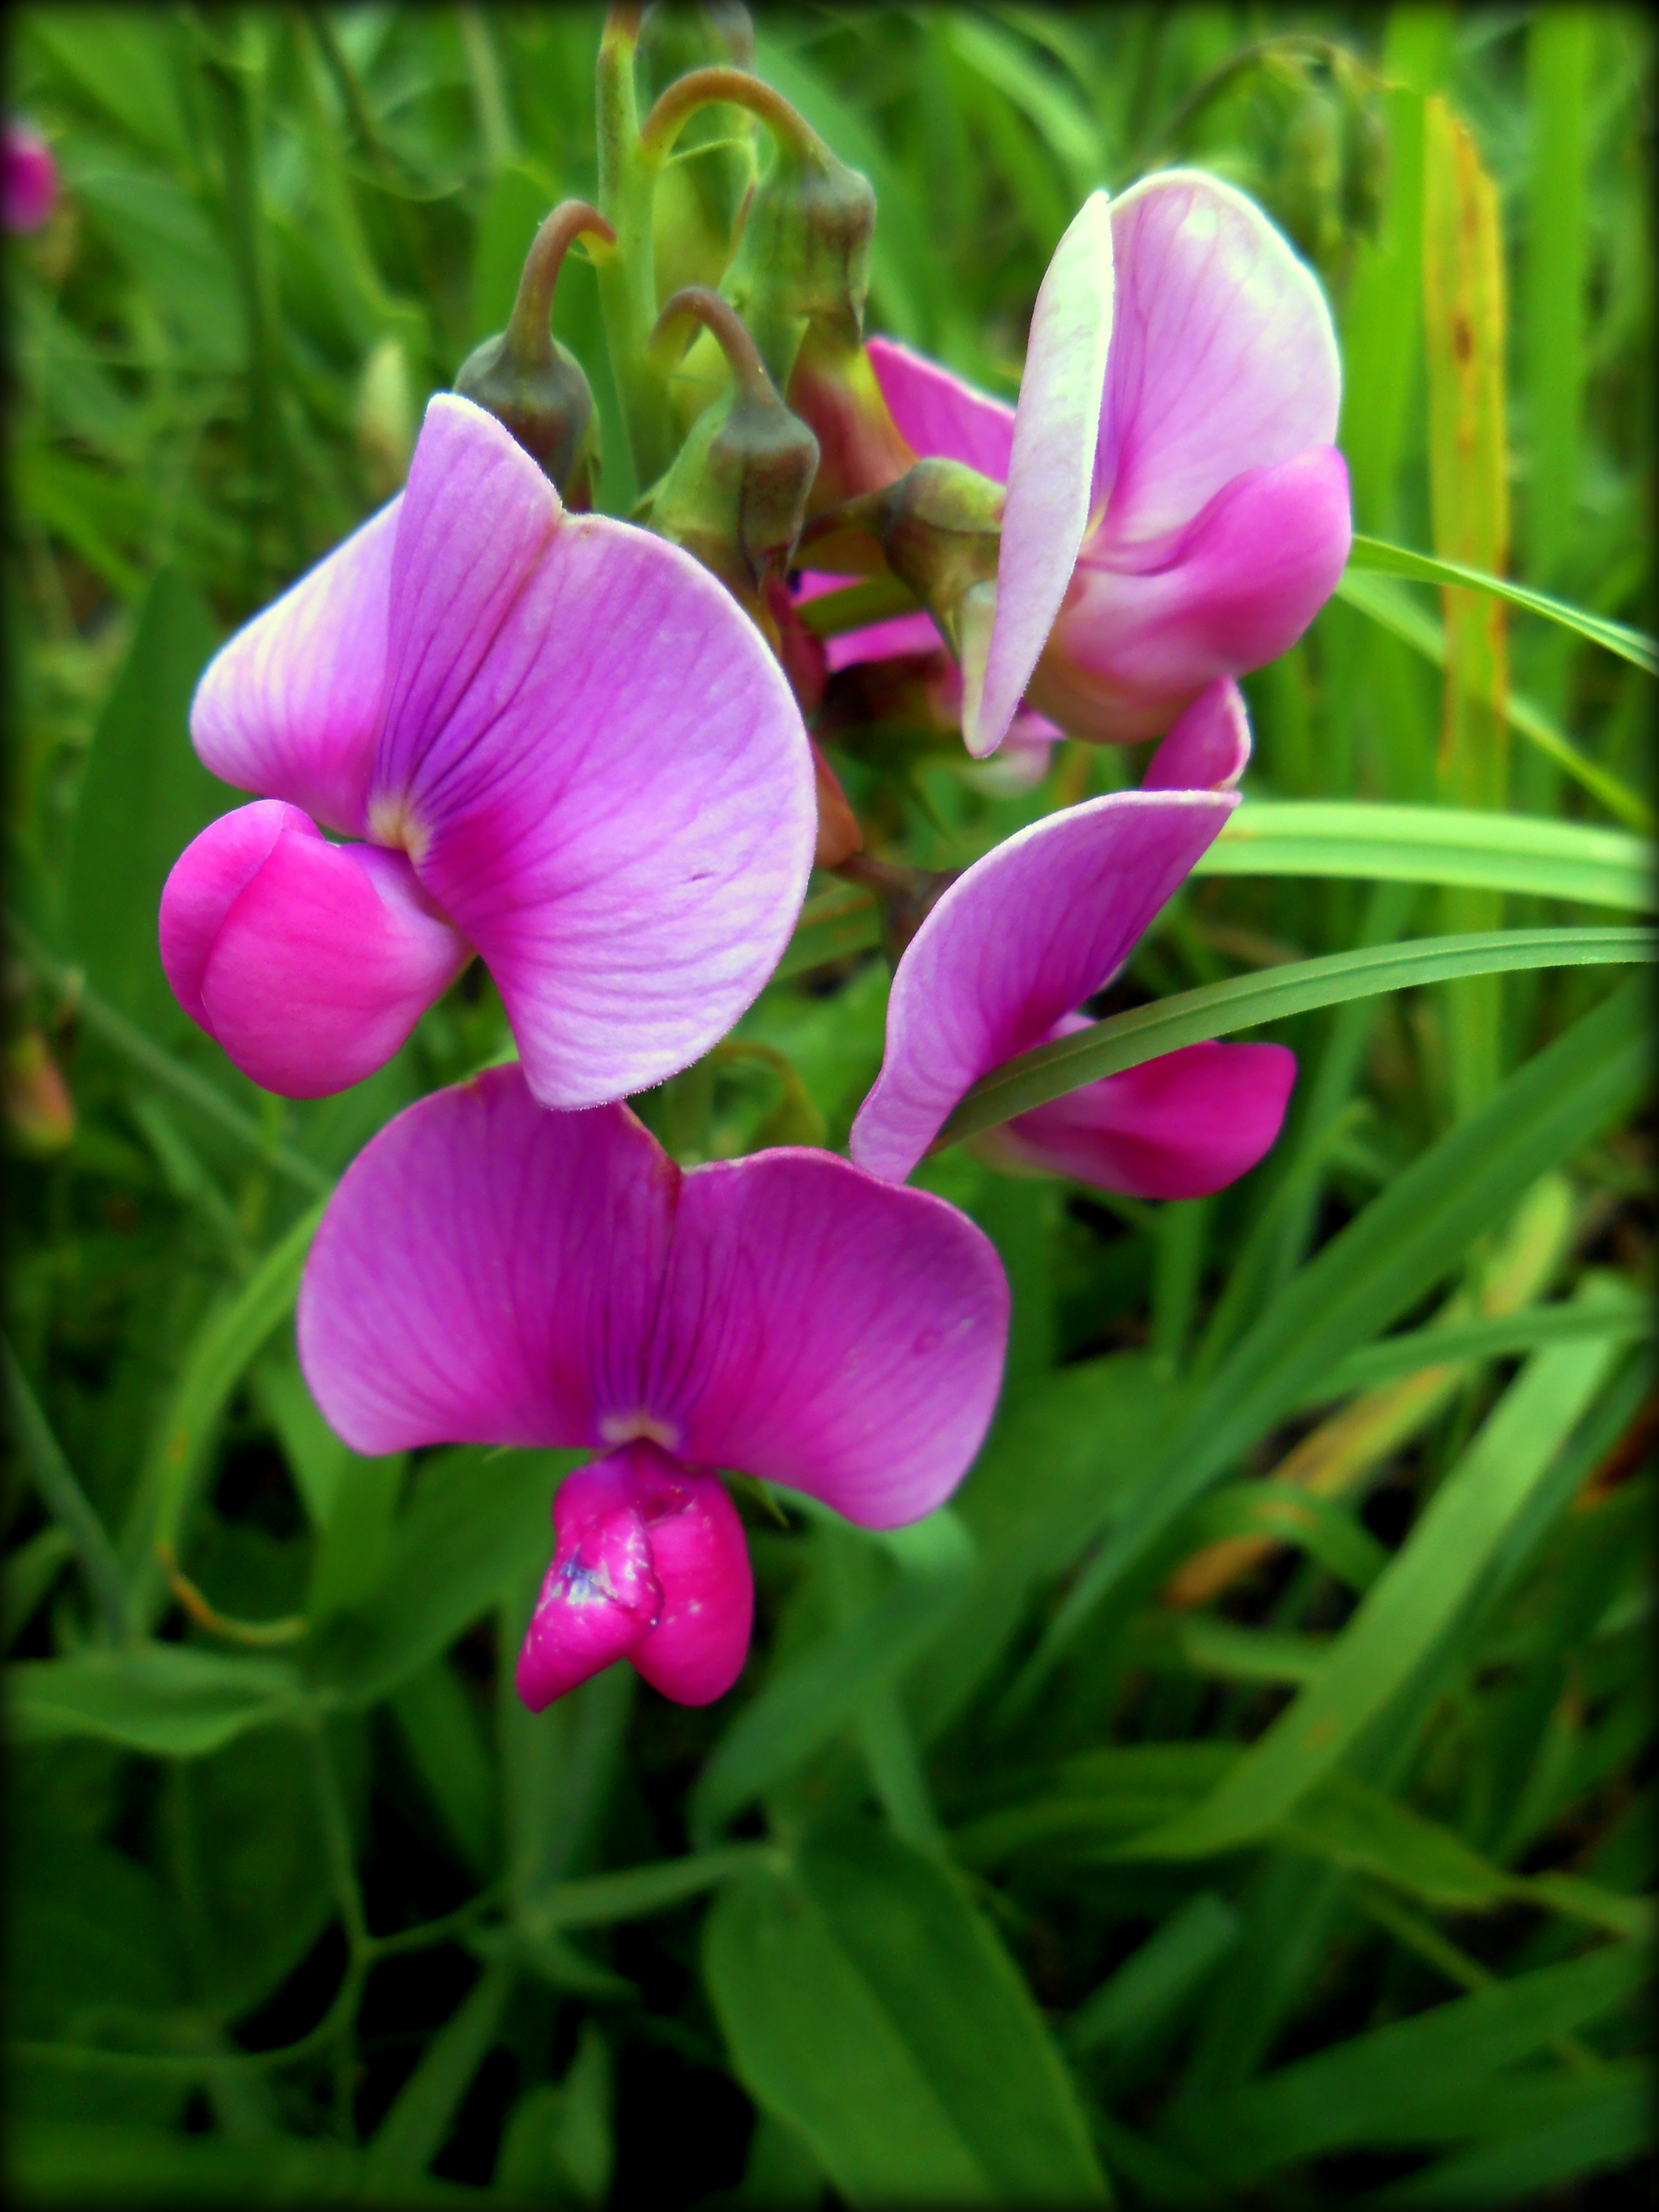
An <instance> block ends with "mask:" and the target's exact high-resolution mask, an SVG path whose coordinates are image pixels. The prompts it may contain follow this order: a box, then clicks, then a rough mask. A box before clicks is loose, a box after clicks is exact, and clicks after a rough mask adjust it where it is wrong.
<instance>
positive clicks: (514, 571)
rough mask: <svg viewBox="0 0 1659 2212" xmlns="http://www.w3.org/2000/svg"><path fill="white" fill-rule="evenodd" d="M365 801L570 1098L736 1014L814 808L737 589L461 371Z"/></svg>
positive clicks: (433, 440)
mask: <svg viewBox="0 0 1659 2212" xmlns="http://www.w3.org/2000/svg"><path fill="white" fill-rule="evenodd" d="M369 812H370V817H371V820H372V822H373V823H374V834H375V836H377V837H379V838H380V839H381V840H382V841H383V842H387V843H398V844H402V845H404V847H405V848H407V849H408V851H409V853H410V857H411V858H412V859H413V860H414V862H415V866H416V872H417V873H418V874H419V876H420V878H421V880H422V884H425V885H426V887H427V889H428V890H429V891H430V892H431V893H432V895H433V896H435V898H436V899H437V900H438V901H439V902H440V904H441V906H442V908H443V909H444V911H445V913H446V914H447V915H451V916H452V917H453V920H454V921H455V923H456V925H457V926H458V927H459V928H461V929H463V930H465V933H466V934H467V936H468V938H469V939H470V940H471V943H472V944H474V945H476V946H477V949H478V951H479V952H480V953H481V954H482V955H483V957H484V959H485V960H486V961H487V963H489V969H490V970H491V973H492V974H493V975H494V976H495V981H496V983H497V984H498V986H499V987H500V989H501V996H502V998H503V1000H505V1002H506V1005H507V1012H508V1014H509V1016H510V1017H511V1019H512V1022H513V1033H514V1035H515V1036H516V1037H517V1040H518V1043H519V1049H520V1056H521V1058H522V1060H523V1063H524V1067H525V1073H526V1077H527V1079H528V1080H529V1082H530V1085H531V1087H532V1090H533V1091H535V1093H536V1095H537V1097H539V1098H540V1099H541V1100H542V1101H543V1102H544V1103H546V1104H549V1105H553V1106H561V1107H581V1106H586V1105H591V1104H594V1103H599V1102H600V1101H602V1100H606V1099H611V1098H615V1097H617V1096H618V1095H620V1094H622V1093H623V1092H627V1091H638V1090H642V1089H645V1088H647V1087H648V1086H649V1085H653V1084H654V1083H657V1082H659V1081H660V1080H661V1079H663V1078H664V1077H665V1076H667V1075H670V1074H671V1073H674V1071H675V1070H676V1069H678V1068H680V1067H684V1066H687V1065H688V1064H689V1063H690V1061H691V1060H695V1059H696V1058H697V1057H698V1056H699V1055H700V1054H702V1053H703V1052H704V1051H706V1050H707V1049H708V1047H709V1046H710V1045H712V1044H713V1043H714V1042H716V1041H717V1039H718V1038H720V1036H722V1035H724V1033H725V1032H726V1030H728V1029H729V1028H730V1027H731V1025H732V1023H733V1022H734V1021H735V1020H736V1019H737V1018H738V1015H739V1014H740V1013H741V1012H743V1011H744V1008H745V1007H746V1006H748V1005H749V1004H750V1001H751V1000H753V999H754V998H755V996H756V994H757V993H758V991H759V990H760V988H761V987H762V986H763V983H764V982H765V981H766V979H767V977H768V976H769V975H770V973H771V971H772V969H773V968H774V967H775V965H776V963H777V960H778V957H779V955H780V954H781V951H782V950H783V947H784V945H786V944H787V941H788V938H789V934H790V932H791V930H792V929H793V926H794V921H795V916H796V915H797V913H798V911H799V907H800V902H801V899H802V897H803V896H804V894H805V886H806V878H807V873H808V870H809V868H810V866H811V856H812V847H813V841H814V838H815V836H816V825H817V808H816V800H815V797H814V787H813V775H812V766H811V751H810V749H809V747H808V744H807V739H806V733H805V728H804V726H803V725H802V722H801V719H800V714H799V708H797V706H796V704H795V702H794V699H793V695H792V694H791V692H790V690H789V686H788V684H787V682H786V680H785V678H784V676H783V673H782V671H781V669H780V668H779V666H778V665H777V663H776V661H775V659H774V658H773V656H772V654H771V653H769V651H768V650H767V648H766V647H765V645H764V643H763V641H762V639H761V637H760V635H759V633H758V631H757V629H755V627H754V625H753V624H752V623H750V621H749V620H748V619H747V617H745V616H744V614H743V613H742V611H740V610H739V609H738V606H737V605H736V603H735V602H734V601H733V600H732V598H731V596H730V595H729V594H728V593H727V592H725V591H723V590H722V589H721V588H720V586H719V585H718V584H717V583H715V581H714V579H713V578H712V577H711V576H709V575H708V573H707V572H706V571H705V570H704V569H702V568H700V567H699V566H698V564H697V563H696V562H695V561H693V560H692V559H691V558H690V556H689V555H687V554H684V553H683V552H681V551H680V550H678V548H676V547H673V546H671V545H668V544H665V543H664V541H663V540H661V539H660V538H653V537H651V536H649V535H648V534H647V532H643V531H640V530H635V529H633V528H632V527H630V526H629V525H628V524H626V523H622V522H615V521H611V520H609V519H608V518H606V517H605V516H603V515H598V514H583V515H570V514H566V513H564V512H563V510H562V508H561V507H560V506H559V503H558V499H557V496H556V494H555V492H554V491H553V489H552V487H551V486H550V484H549V483H548V482H547V479H546V478H545V477H544V476H543V475H542V473H541V471H540V470H539V469H538V468H537V467H536V465H535V464H534V463H533V462H532V460H531V459H530V458H529V456H528V455H527V454H526V453H524V451H523V450H522V449H521V448H520V447H519V446H518V445H516V444H515V443H514V441H513V439H512V438H511V437H510V436H509V435H507V432H506V431H505V430H504V429H503V428H501V425H500V424H499V423H498V422H495V421H494V420H493V418H492V417H490V416H488V415H486V414H484V413H483V410H481V409H478V408H476V407H474V406H472V405H471V404H470V402H468V401H466V400H464V399H459V398H455V397H454V396H453V395H452V394H448V393H441V394H440V395H439V396H438V397H437V398H435V399H434V400H433V401H432V403H431V404H430V406H429V407H428V410H427V417H426V423H425V427H424V428H423V429H422V434H421V441H420V444H419V446H418V447H417V448H416V455H415V460H414V464H413V466H412V467H411V470H410V480H409V487H408V489H407V491H406V492H405V494H404V515H403V520H402V523H401V526H400V528H399V531H398V550H397V558H396V562H395V571H394V577H393V585H392V647H391V653H390V675H389V678H388V684H387V705H386V730H385V734H384V736H383V738H382V740H381V744H380V750H379V754H378V756H377V763H376V769H375V780H374V793H373V795H372V798H371V801H370V807H369Z"/></svg>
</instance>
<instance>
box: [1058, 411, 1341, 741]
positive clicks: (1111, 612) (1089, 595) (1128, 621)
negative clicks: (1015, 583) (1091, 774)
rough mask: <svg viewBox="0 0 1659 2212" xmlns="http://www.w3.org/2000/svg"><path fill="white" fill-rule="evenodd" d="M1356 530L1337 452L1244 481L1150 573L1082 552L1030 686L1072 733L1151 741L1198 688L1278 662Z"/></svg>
mask: <svg viewBox="0 0 1659 2212" xmlns="http://www.w3.org/2000/svg"><path fill="white" fill-rule="evenodd" d="M1100 543H1101V541H1100V538H1093V539H1091V541H1090V543H1089V544H1087V545H1086V546H1085V548H1084V552H1083V557H1082V559H1081V560H1080V561H1079V563H1078V566H1077V571H1076V574H1075V575H1074V576H1073V583H1072V589H1071V591H1070V592H1069V593H1068V594H1067V597H1066V605H1065V606H1064V608H1063V609H1062V610H1061V611H1060V619H1059V621H1058V622H1057V623H1055V625H1054V634H1053V635H1052V636H1051V637H1050V639H1049V641H1048V650H1047V651H1046V652H1045V653H1044V654H1043V656H1042V660H1041V661H1040V662H1039V663H1038V665H1037V670H1036V675H1035V676H1034V677H1033V678H1032V681H1031V687H1030V696H1031V700H1032V702H1033V704H1034V705H1036V706H1037V707H1039V708H1041V709H1042V712H1043V713H1044V714H1049V715H1052V716H1053V718H1054V720H1055V721H1057V722H1059V723H1060V724H1061V726H1063V727H1064V728H1066V729H1067V730H1069V731H1071V732H1072V733H1073V735H1074V736H1077V737H1086V738H1096V739H1098V740H1103V741H1104V742H1107V743H1111V744H1134V743H1136V742H1138V741H1139V739H1141V738H1152V737H1158V736H1159V735H1161V734H1162V732H1164V731H1165V730H1167V729H1168V728H1169V727H1170V724H1171V722H1173V721H1174V720H1175V719H1176V716H1177V715H1178V714H1180V713H1181V712H1182V710H1183V709H1184V708H1186V707H1187V706H1188V705H1189V704H1190V703H1191V702H1192V701H1193V700H1194V698H1196V696H1198V694H1199V693H1200V691H1201V690H1204V689H1205V687H1206V685H1207V684H1213V683H1215V682H1216V681H1217V679H1218V678H1220V677H1223V676H1237V675H1243V673H1245V672H1246V671H1248V670H1249V669H1252V668H1260V667H1261V666H1263V665H1265V664H1266V663H1267V661H1269V660H1274V659H1277V658H1278V657H1279V654H1280V653H1285V652H1287V651H1288V650H1289V648H1290V647H1291V646H1292V645H1294V644H1295V642H1296V641H1297V638H1299V637H1300V636H1301V635H1302V633H1303V632H1304V630H1305V629H1307V627H1308V624H1309V623H1310V622H1311V621H1312V620H1313V618H1314V617H1315V615H1316V614H1317V613H1318V611H1319V610H1320V608H1321V607H1322V605H1324V603H1325V601H1326V600H1327V599H1328V598H1329V597H1330V594H1331V592H1333V591H1334V589H1335V587H1336V583H1337V580H1338V579H1339V577H1340V575H1341V574H1342V570H1343V568H1344V567H1345V566H1346V562H1347V557H1348V548H1349V545H1350V544H1351V543H1352V520H1351V516H1350V513H1349V507H1348V472H1347V468H1346V464H1345V463H1344V461H1343V459H1342V456H1341V454H1340V453H1339V452H1338V451H1337V450H1336V448H1335V447H1334V446H1316V447H1311V448H1310V450H1309V451H1307V452H1306V453H1298V454H1297V456H1296V457H1295V459H1292V460H1288V461H1285V462H1282V463H1280V464H1279V465H1278V466H1276V467H1273V468H1267V469H1259V470H1255V471H1249V472H1248V473H1246V474H1245V475H1243V476H1241V477H1238V478H1237V480H1236V481H1235V482H1234V483H1230V484H1229V485H1228V486H1227V487H1226V488H1225V490H1223V491H1221V492H1220V493H1218V495H1217V496H1216V497H1215V499H1213V500H1212V501H1211V503H1210V505H1209V506H1208V507H1206V509H1205V511H1204V513H1202V514H1200V516H1199V517H1198V519H1197V520H1196V521H1195V522H1194V523H1193V524H1192V525H1191V526H1190V527H1189V528H1188V529H1187V530H1186V531H1184V532H1182V533H1181V535H1180V538H1179V540H1178V542H1177V543H1176V544H1173V545H1171V546H1170V547H1169V548H1167V549H1165V550H1164V556H1163V557H1162V558H1161V559H1160V562H1159V565H1158V567H1156V568H1152V569H1149V570H1147V571H1146V572H1144V573H1134V572H1132V571H1130V570H1127V569H1125V568H1112V567H1109V566H1108V565H1107V563H1106V562H1105V560H1104V558H1103V556H1102V555H1101V553H1100V550H1099V549H1100Z"/></svg>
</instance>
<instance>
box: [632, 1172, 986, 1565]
mask: <svg viewBox="0 0 1659 2212" xmlns="http://www.w3.org/2000/svg"><path fill="white" fill-rule="evenodd" d="M1007 1326H1008V1291H1007V1285H1006V1280H1005V1279H1004V1276H1003V1273H1002V1267H1001V1263H1000V1261H999V1260H998V1258H997V1256H996V1253H995V1250H994V1248H993V1247H992V1245H991V1244H990V1243H989V1242H988V1240H987V1238H986V1237H984V1236H983V1235H982V1234H981V1231H979V1230H978V1229H977V1228H975V1225H974V1224H973V1223H972V1222H971V1221H969V1219H968V1218H967V1217H966V1216H965V1215H963V1214H961V1213H958V1212H957V1211H956V1209H955V1208H954V1207H953V1206H947V1205H945V1202H944V1201H943V1200H940V1199H937V1198H933V1197H931V1196H929V1195H928V1194H927V1193H925V1192H921V1191H909V1190H895V1189H893V1188H890V1187H888V1186H885V1185H884V1184H882V1183H879V1182H875V1181H874V1180H873V1179H872V1178H871V1177H870V1176H866V1175H864V1174H862V1173H860V1170H858V1169H856V1168H854V1167H851V1166H849V1165H848V1163H847V1162H846V1161H845V1160H839V1159H836V1158H833V1157H832V1156H831V1155H830V1154H829V1153H826V1152H804V1151H793V1150H780V1151H776V1152H760V1153H757V1154H756V1155H754V1156H753V1157H752V1158H749V1159H744V1160H738V1161H734V1162H732V1163H731V1164H720V1165H715V1166H711V1167H706V1168H698V1169H696V1170H695V1171H694V1172H693V1173H691V1174H690V1175H688V1176H686V1178H685V1182H684V1186H683V1189H682V1194H681V1200H680V1212H679V1217H678V1221H677V1223H676V1225H675V1235H674V1252H673V1260H672V1264H671V1269H670V1273H669V1279H668V1282H667V1285H666V1286H665V1290H664V1293H663V1302H662V1318H661V1322H660V1324H659V1331H658V1336H657V1341H656V1345H655V1347H654V1353H653V1385H654V1389H653V1398H654V1400H656V1401H660V1402H662V1403H665V1404H668V1403H672V1404H673V1405H674V1406H675V1407H677V1408H678V1409H679V1417H680V1419H681V1420H682V1421H683V1424H684V1436H685V1442H684V1452H685V1455H686V1456H687V1457H688V1458H689V1459H691V1460H694V1461H697V1462H702V1463H705V1464H708V1465H712V1466H716V1467H731V1468H740V1469H741V1470H742V1471H743V1472H744V1473H745V1474H757V1475H761V1476H763V1477H764V1478H766V1479H768V1480H774V1481H778V1482H783V1483H787V1484H789V1485H790V1486H792V1487H793V1488H794V1489H797V1490H805V1491H807V1492H810V1493H811V1495H812V1496H814V1497H816V1498H822V1499H823V1501H824V1503H825V1504H829V1505H831V1506H833V1507H834V1508H835V1509H836V1511H837V1512H839V1513H843V1514H845V1515H846V1516H847V1517H848V1520H849V1521H856V1522H860V1524H861V1525H862V1526H864V1527H866V1528H897V1527H899V1526H901V1525H902V1524H903V1523H904V1522H909V1521H914V1520H915V1519H917V1518H918V1517H919V1516H921V1515H922V1514H924V1513H927V1512H930V1511H931V1510H933V1507H934V1506H936V1505H938V1504H939V1503H940V1502H941V1501H942V1500H943V1499H944V1498H947V1497H948V1496H949V1495H950V1493H951V1491H952V1490H953V1489H954V1488H955V1486H956V1485H957V1483H958V1482H959V1481H960V1480H961V1479H962V1477H963V1474H966V1472H967V1470H968V1468H969V1464H970V1462H971V1461H972V1459H973V1456H974V1454H975V1452H976V1451H977V1450H978V1449H979V1446H980V1443H981V1439H982V1437H983V1436H984V1434H985V1430H986V1427H987V1424H988V1422H989V1420H990V1418H991V1413H992V1409H993V1407H994V1405H995V1403H996V1395H997V1390H998V1387H999V1385H1000V1381H1001V1376H1002V1359H1003V1352H1004V1346H1005V1343H1006V1335H1007Z"/></svg>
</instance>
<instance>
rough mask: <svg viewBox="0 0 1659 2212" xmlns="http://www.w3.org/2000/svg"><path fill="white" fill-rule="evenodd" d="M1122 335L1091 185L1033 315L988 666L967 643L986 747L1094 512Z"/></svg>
mask: <svg viewBox="0 0 1659 2212" xmlns="http://www.w3.org/2000/svg"><path fill="white" fill-rule="evenodd" d="M1111 337H1112V225H1111V219H1110V215H1109V206H1108V201H1107V197H1106V194H1105V193H1104V192H1103V191H1097V192H1091V194H1090V196H1089V197H1088V198H1087V199H1086V200H1085V202H1084V204H1083V206H1082V208H1081V209H1080V210H1079V212H1078V214H1077V215H1076V216H1073V219H1072V222H1071V225H1070V228H1068V229H1067V230H1066V234H1065V236H1064V237H1063V238H1062V239H1061V240H1060V244H1059V245H1058V246H1056V247H1055V249H1054V258H1053V259H1052V260H1051V261H1050V262H1049V264H1048V270H1047V272H1046V273H1045V275H1044V276H1043V279H1042V288H1041V289H1040V290H1039V291H1038V293H1037V296H1036V307H1035V309H1034V310H1033V312H1032V315H1031V331H1030V341H1029V343H1028V345H1027V349H1026V355H1025V371H1024V375H1023V377H1022V378H1021V380H1020V386H1019V405H1018V409H1017V410H1016V411H1015V415H1014V437H1013V449H1012V455H1011V457H1010V459H1009V464H1008V478H1007V482H1008V496H1007V500H1006V503H1005V506H1004V508H1003V516H1002V542H1001V546H1000V550H999V553H998V556H997V582H996V611H995V614H994V618H993V621H992V624H991V631H990V637H989V640H988V644H987V653H986V659H985V663H984V668H983V672H982V675H981V671H980V669H979V668H978V666H977V665H975V660H974V659H970V658H969V656H968V655H967V653H965V652H964V654H963V679H964V681H963V722H962V734H963V742H964V743H965V744H966V745H967V747H968V750H969V752H970V753H972V754H974V755H975V757H977V758H981V759H982V758H983V757H984V756H985V755H986V754H987V753H989V752H994V750H996V748H997V746H998V745H999V744H1000V743H1001V741H1002V738H1003V734H1004V732H1006V729H1007V727H1008V725H1009V723H1010V722H1011V721H1012V720H1013V717H1014V714H1015V713H1016V712H1017V710H1018V706H1019V702H1020V698H1021V696H1022V694H1023V693H1024V690H1025V686H1026V684H1027V682H1028V680H1029V678H1030V673H1031V671H1032V670H1033V669H1034V668H1035V667H1036V662H1037V656H1038V654H1039V653H1041V652H1042V648H1043V647H1044V646H1045V645H1046V644H1047V642H1048V633H1049V631H1050V630H1051V629H1053V627H1054V617H1055V616H1056V615H1057V614H1058V613H1059V612H1060V602H1061V600H1062V599H1064V598H1065V596H1066V586H1067V585H1068V584H1069V583H1070V581H1071V579H1072V569H1073V565H1074V564H1075V562H1076V560H1077V556H1078V550H1079V547H1080V546H1081V545H1082V544H1083V538H1084V533H1085V531H1086V530H1087V529H1088V528H1089V526H1090V523H1091V520H1092V518H1091V513H1090V508H1091V498H1092V494H1093V489H1094V481H1095V448H1096V445H1097V441H1098V439H1099V435H1100V416H1101V395H1102V392H1103V389H1104V386H1105V382H1106V360H1107V350H1108V348H1109V345H1110V343H1111Z"/></svg>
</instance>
